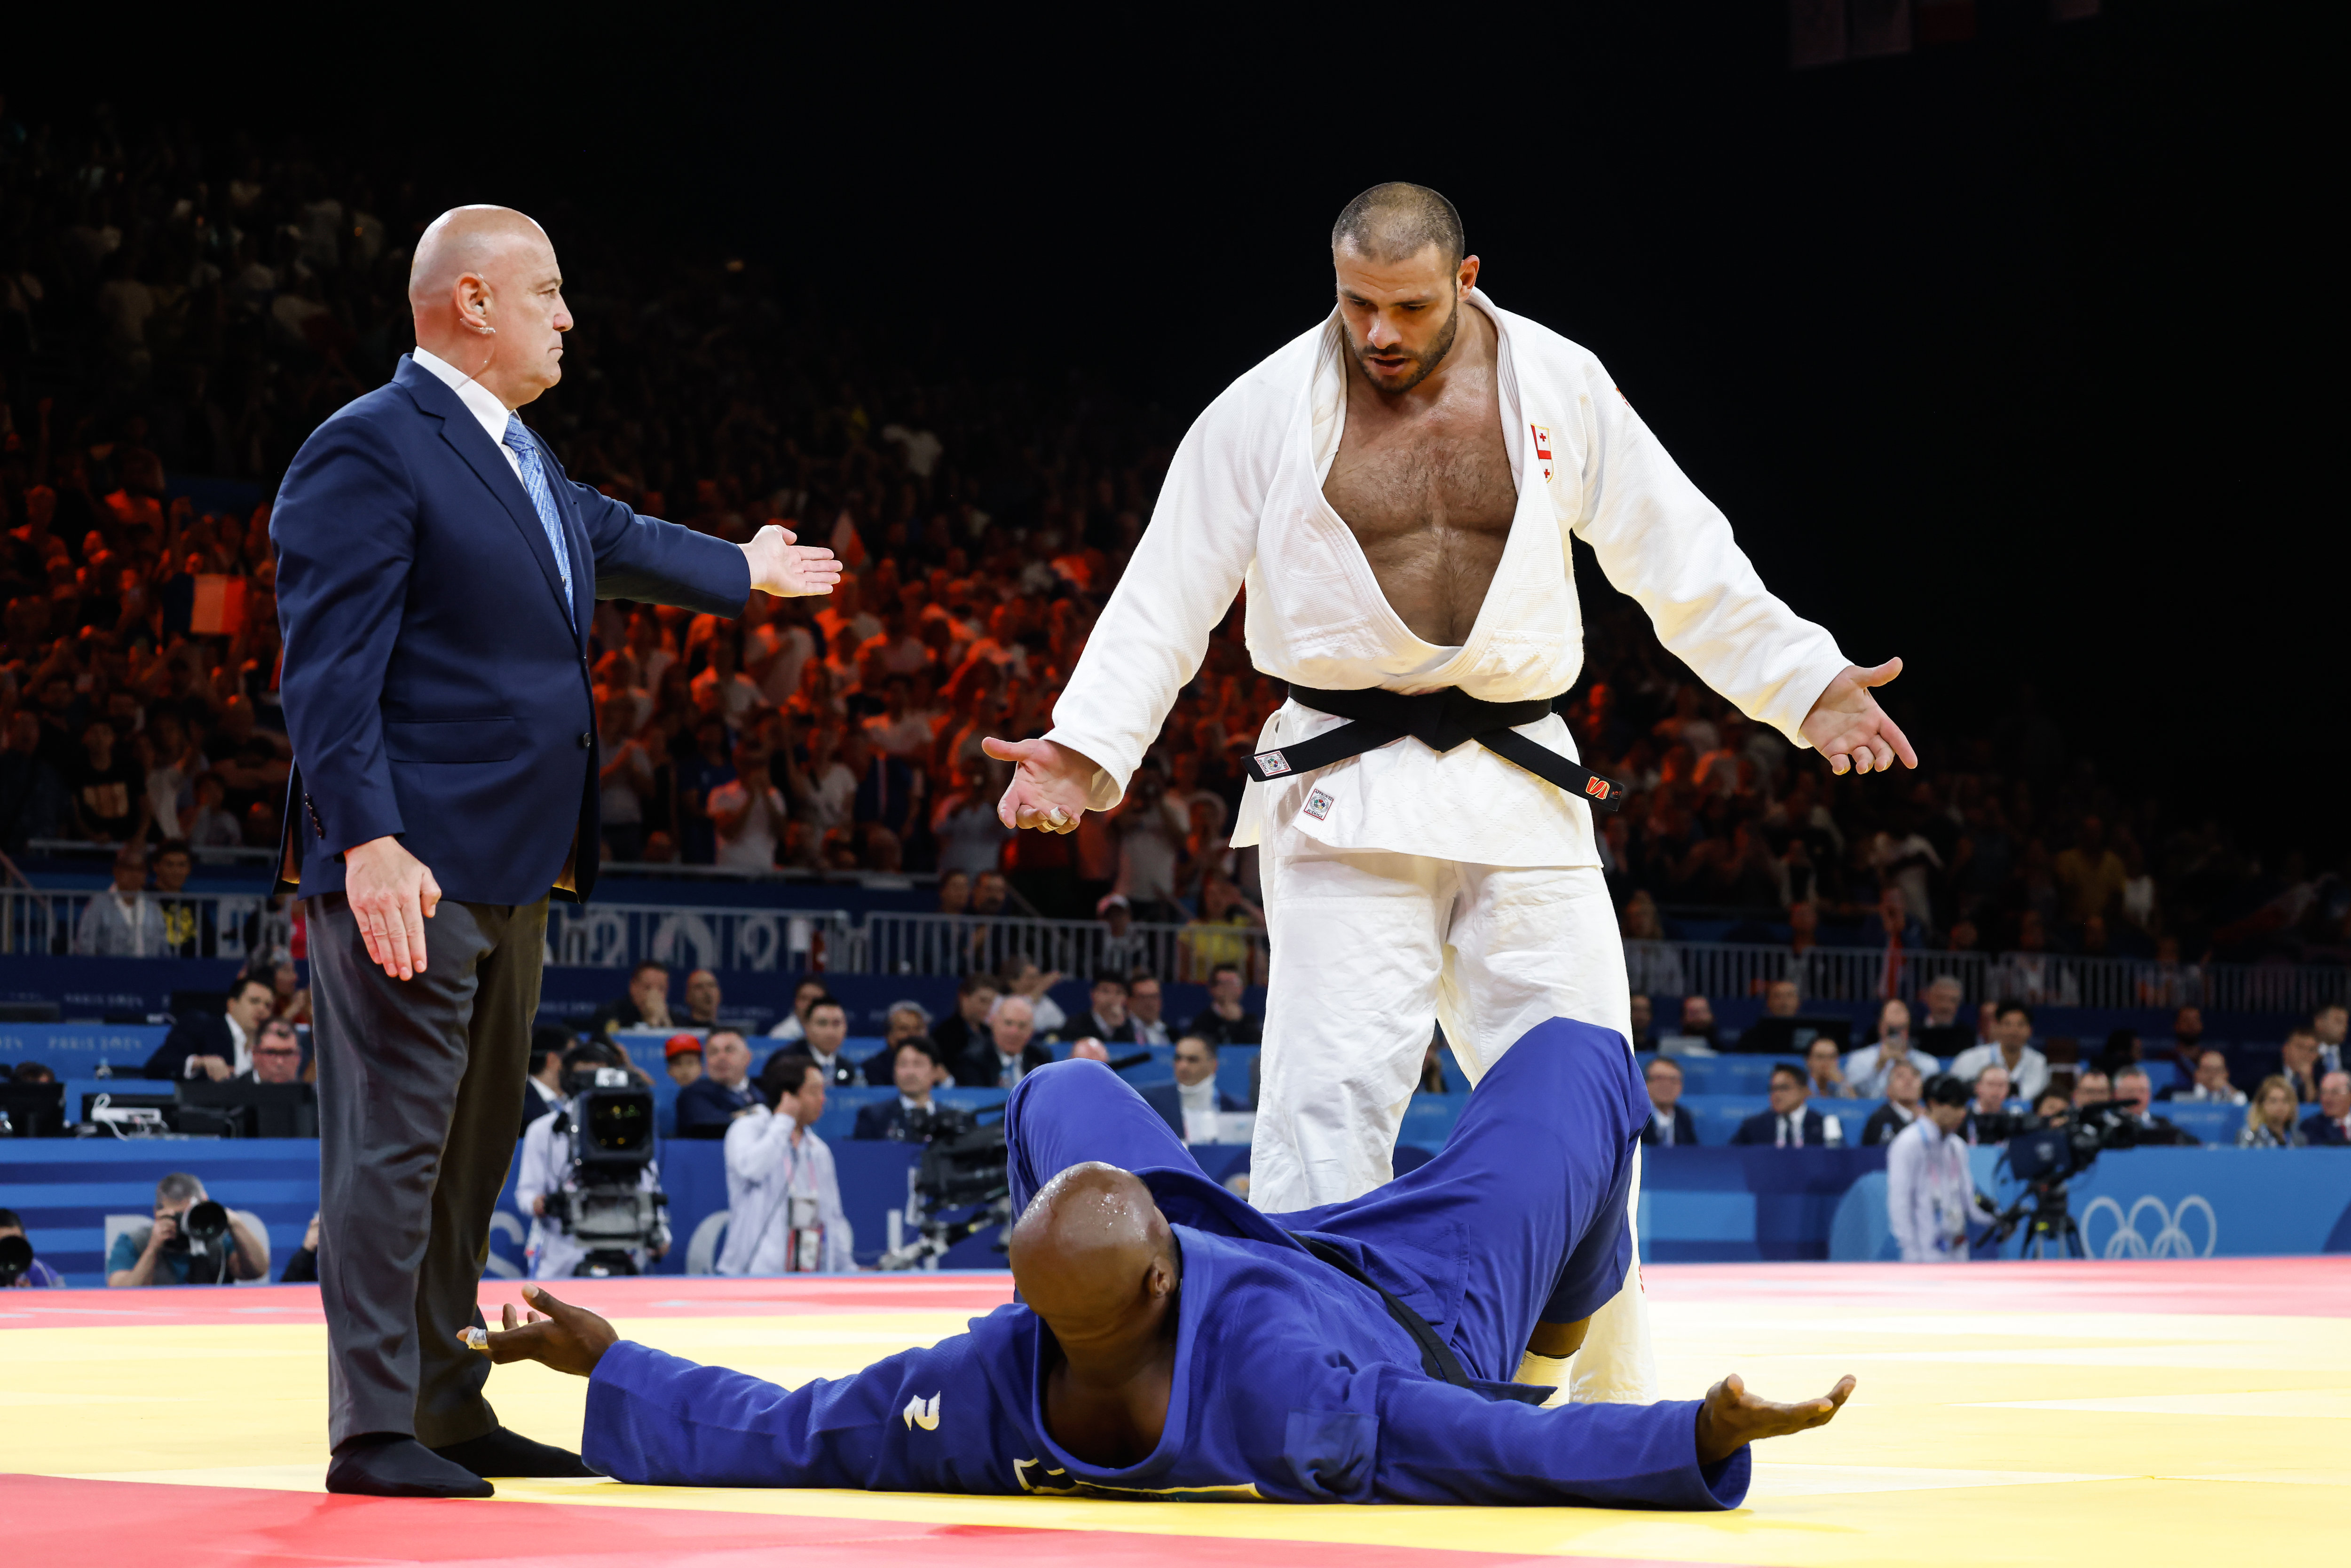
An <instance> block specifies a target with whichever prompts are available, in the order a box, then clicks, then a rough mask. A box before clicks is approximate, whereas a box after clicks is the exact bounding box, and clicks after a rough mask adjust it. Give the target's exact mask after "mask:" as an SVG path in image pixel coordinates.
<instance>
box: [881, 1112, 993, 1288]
mask: <svg viewBox="0 0 2351 1568" xmlns="http://www.w3.org/2000/svg"><path fill="white" fill-rule="evenodd" d="M918 1138H919V1139H920V1140H921V1142H922V1145H923V1157H922V1160H921V1162H920V1163H919V1164H918V1165H917V1166H915V1167H914V1172H913V1176H912V1180H911V1182H910V1184H909V1185H910V1188H911V1190H910V1191H909V1193H908V1195H907V1200H906V1219H905V1223H906V1228H907V1229H909V1230H911V1231H912V1232H913V1239H911V1240H908V1241H906V1242H904V1244H903V1245H900V1246H898V1247H894V1248H893V1249H890V1250H888V1251H886V1252H884V1253H883V1254H882V1260H881V1265H880V1266H881V1267H882V1268H883V1269H918V1268H921V1267H922V1266H923V1265H924V1264H925V1263H926V1262H929V1261H930V1260H934V1259H936V1258H940V1257H942V1256H944V1255H945V1254H946V1250H947V1249H948V1248H950V1247H953V1246H954V1245H955V1244H956V1242H958V1241H961V1240H963V1239H965V1238H966V1237H969V1236H977V1235H978V1234H979V1233H980V1232H981V1231H983V1230H985V1229H987V1228H988V1227H989V1226H991V1225H1003V1224H1006V1223H1008V1221H1009V1220H1010V1219H1011V1218H1012V1178H1011V1173H1010V1166H1009V1163H1008V1156H1007V1155H1006V1153H1005V1147H1004V1123H1003V1122H1002V1121H1001V1120H1000V1119H999V1120H997V1121H994V1122H982V1121H980V1120H979V1118H978V1117H977V1115H975V1114H974V1113H972V1112H969V1111H967V1110H964V1109H962V1108H960V1107H958V1106H953V1105H932V1106H929V1107H927V1108H925V1109H924V1110H921V1111H917V1112H914V1113H912V1114H910V1115H909V1116H908V1117H907V1118H906V1141H907V1142H909V1143H913V1142H914V1141H915V1140H916V1139H918Z"/></svg>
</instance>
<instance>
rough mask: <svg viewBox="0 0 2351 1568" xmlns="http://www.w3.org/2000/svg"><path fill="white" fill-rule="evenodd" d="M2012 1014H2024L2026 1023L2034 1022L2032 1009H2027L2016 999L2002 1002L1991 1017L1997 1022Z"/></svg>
mask: <svg viewBox="0 0 2351 1568" xmlns="http://www.w3.org/2000/svg"><path fill="white" fill-rule="evenodd" d="M2011 1013H2022V1014H2023V1015H2024V1021H2025V1022H2026V1023H2031V1022H2032V1009H2031V1008H2028V1007H2026V1006H2025V1005H2024V1004H2023V1003H2022V1002H2020V1001H2018V1000H2017V999H2016V998H2014V997H2011V998H2008V999H2007V1000H2005V1001H2003V1002H2001V1003H2000V1004H1998V1005H1997V1006H1995V1007H1994V1008H1993V1009H1991V1016H1992V1018H1993V1019H1995V1020H1997V1019H2004V1018H2006V1017H2007V1016H2008V1015H2009V1014H2011Z"/></svg>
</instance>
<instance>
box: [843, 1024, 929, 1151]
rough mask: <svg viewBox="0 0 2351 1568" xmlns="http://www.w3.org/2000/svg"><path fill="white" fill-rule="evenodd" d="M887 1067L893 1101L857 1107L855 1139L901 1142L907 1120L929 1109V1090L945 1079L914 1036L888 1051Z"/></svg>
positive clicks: (926, 1048) (923, 1041) (922, 1042)
mask: <svg viewBox="0 0 2351 1568" xmlns="http://www.w3.org/2000/svg"><path fill="white" fill-rule="evenodd" d="M890 1067H891V1071H892V1072H893V1074H894V1082H896V1084H897V1088H898V1097H897V1098H896V1099H895V1100H884V1101H883V1102H882V1103H880V1104H878V1105H861V1106H859V1107H858V1108H857V1130H856V1131H855V1132H854V1133H852V1134H850V1135H851V1136H852V1137H856V1138H887V1139H891V1140H893V1141H894V1142H901V1143H903V1142H904V1141H905V1139H906V1138H907V1136H908V1135H909V1134H908V1133H907V1131H906V1122H907V1119H908V1118H909V1117H912V1116H915V1115H919V1114H923V1113H927V1112H928V1111H929V1110H930V1109H931V1091H932V1090H934V1089H935V1088H937V1087H939V1085H940V1083H941V1082H943V1081H946V1079H947V1071H946V1067H945V1066H944V1065H942V1064H941V1063H940V1061H939V1059H938V1055H937V1053H936V1051H935V1050H934V1049H933V1047H932V1045H931V1042H930V1041H929V1040H927V1039H925V1038H923V1037H922V1036H919V1035H918V1036H916V1037H915V1038H914V1039H912V1040H900V1041H899V1042H898V1044H897V1047H896V1049H894V1050H893V1051H891V1052H890Z"/></svg>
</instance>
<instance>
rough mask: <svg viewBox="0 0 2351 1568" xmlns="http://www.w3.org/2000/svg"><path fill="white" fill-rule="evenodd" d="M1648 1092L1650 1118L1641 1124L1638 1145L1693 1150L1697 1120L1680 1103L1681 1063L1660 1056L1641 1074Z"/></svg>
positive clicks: (1696, 1140)
mask: <svg viewBox="0 0 2351 1568" xmlns="http://www.w3.org/2000/svg"><path fill="white" fill-rule="evenodd" d="M1642 1077H1643V1078H1644V1079H1645V1080H1646V1084H1647V1088H1648V1091H1649V1119H1648V1120H1647V1121H1646V1122H1644V1123H1642V1124H1641V1142H1643V1143H1645V1144H1648V1145H1653V1146H1656V1147H1661V1148H1695V1147H1696V1146H1697V1145H1698V1119H1697V1118H1696V1117H1694V1116H1692V1115H1691V1114H1690V1113H1689V1110H1688V1108H1687V1106H1685V1105H1684V1104H1683V1103H1682V1070H1681V1064H1680V1063H1678V1062H1677V1061H1674V1059H1673V1058H1671V1057H1669V1056H1660V1057H1658V1058H1657V1059H1656V1061H1652V1062H1650V1063H1649V1065H1648V1068H1647V1070H1646V1071H1644V1072H1643V1073H1642Z"/></svg>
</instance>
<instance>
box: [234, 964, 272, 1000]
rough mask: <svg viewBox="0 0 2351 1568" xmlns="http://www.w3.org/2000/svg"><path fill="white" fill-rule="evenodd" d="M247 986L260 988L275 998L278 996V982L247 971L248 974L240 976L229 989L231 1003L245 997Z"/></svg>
mask: <svg viewBox="0 0 2351 1568" xmlns="http://www.w3.org/2000/svg"><path fill="white" fill-rule="evenodd" d="M247 986H259V987H260V988H262V989H263V990H265V991H267V992H268V993H269V994H270V995H271V996H273V997H274V996H276V995H277V981H275V980H273V979H271V978H270V977H268V976H266V975H256V974H254V973H253V972H252V971H251V970H247V971H246V973H244V974H242V975H239V976H238V977H236V979H235V981H234V982H232V983H231V984H230V986H229V988H228V999H229V1000H230V1001H235V1000H236V999H237V998H239V997H241V996H243V995H245V988H246V987H247Z"/></svg>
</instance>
